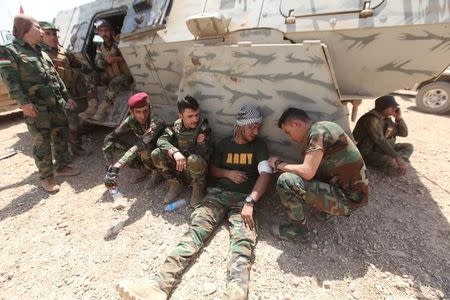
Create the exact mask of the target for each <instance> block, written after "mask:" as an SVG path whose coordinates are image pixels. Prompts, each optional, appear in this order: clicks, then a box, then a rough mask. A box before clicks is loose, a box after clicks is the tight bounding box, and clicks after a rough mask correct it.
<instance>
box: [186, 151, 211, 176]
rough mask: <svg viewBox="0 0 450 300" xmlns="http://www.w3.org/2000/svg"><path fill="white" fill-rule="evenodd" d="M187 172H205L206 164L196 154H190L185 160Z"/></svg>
mask: <svg viewBox="0 0 450 300" xmlns="http://www.w3.org/2000/svg"><path fill="white" fill-rule="evenodd" d="M186 167H187V168H188V169H189V170H192V171H195V172H203V171H205V170H206V167H207V163H206V161H205V159H204V158H203V157H201V156H200V155H196V154H191V155H189V157H188V158H187V166H186Z"/></svg>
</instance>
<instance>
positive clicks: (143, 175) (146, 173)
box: [133, 168, 151, 184]
mask: <svg viewBox="0 0 450 300" xmlns="http://www.w3.org/2000/svg"><path fill="white" fill-rule="evenodd" d="M150 174H151V171H150V170H149V169H146V168H143V169H140V170H139V174H138V175H137V176H136V177H135V178H134V180H133V183H134V184H136V183H139V182H142V181H144V179H145V178H147V177H148V176H149V175H150Z"/></svg>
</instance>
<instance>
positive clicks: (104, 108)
mask: <svg viewBox="0 0 450 300" xmlns="http://www.w3.org/2000/svg"><path fill="white" fill-rule="evenodd" d="M111 107H112V104H109V103H108V102H106V101H103V102H102V103H100V105H99V106H98V109H97V112H96V113H95V115H94V116H93V117H92V119H93V120H95V121H98V122H103V121H105V118H106V116H107V115H108V113H109V110H110V108H111Z"/></svg>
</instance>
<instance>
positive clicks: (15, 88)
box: [0, 39, 69, 106]
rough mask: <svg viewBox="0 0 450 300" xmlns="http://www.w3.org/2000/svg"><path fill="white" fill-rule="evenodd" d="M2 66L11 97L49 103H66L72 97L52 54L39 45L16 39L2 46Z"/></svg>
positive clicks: (0, 66) (26, 101)
mask: <svg viewBox="0 0 450 300" xmlns="http://www.w3.org/2000/svg"><path fill="white" fill-rule="evenodd" d="M0 70H1V73H2V77H3V78H4V80H5V82H6V84H7V86H8V89H9V93H10V95H11V98H13V99H15V100H16V101H17V103H18V104H19V105H20V106H22V105H25V104H35V105H45V104H47V103H48V102H49V101H51V102H53V103H56V102H59V103H60V104H61V105H65V101H64V99H65V100H67V99H69V94H68V93H67V90H66V87H65V85H64V83H63V81H62V80H61V78H60V76H59V74H58V72H57V71H56V69H55V67H54V65H53V63H52V60H51V59H50V57H49V56H48V55H47V54H46V53H45V52H43V51H42V50H41V48H40V46H36V50H35V49H33V48H32V47H31V46H30V45H29V44H27V43H26V42H24V41H22V40H20V39H14V40H13V42H12V43H11V44H8V45H5V46H0Z"/></svg>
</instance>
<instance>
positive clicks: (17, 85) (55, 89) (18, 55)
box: [0, 39, 68, 179]
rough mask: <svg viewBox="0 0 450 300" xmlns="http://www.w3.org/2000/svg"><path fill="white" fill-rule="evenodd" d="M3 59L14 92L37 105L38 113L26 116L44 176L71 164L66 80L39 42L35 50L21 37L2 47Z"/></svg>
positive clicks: (20, 100) (0, 58) (19, 98)
mask: <svg viewBox="0 0 450 300" xmlns="http://www.w3.org/2000/svg"><path fill="white" fill-rule="evenodd" d="M0 62H1V72H2V76H3V77H4V79H5V81H6V83H7V85H8V88H9V92H10V94H11V96H12V97H13V98H14V99H16V100H17V102H18V103H19V104H20V105H25V104H33V105H34V106H35V108H36V109H37V116H36V117H34V118H31V117H25V123H26V124H27V127H28V131H29V132H30V134H31V137H32V140H33V157H34V160H35V163H36V166H37V168H38V169H39V173H40V177H41V179H44V178H47V177H50V176H53V171H54V169H56V170H59V169H62V168H64V167H65V166H66V165H67V164H68V157H67V156H68V124H67V118H66V115H65V112H64V107H65V104H66V102H65V100H64V99H68V93H67V90H66V88H65V86H64V83H63V82H62V80H61V78H60V77H59V74H58V72H57V71H56V70H55V68H54V66H53V63H52V60H51V59H50V57H49V56H48V55H47V54H46V53H45V52H42V51H41V48H40V47H39V46H37V48H36V50H35V49H33V48H31V47H30V46H29V45H28V44H27V43H25V42H24V41H22V40H19V39H15V40H14V41H13V43H12V44H9V45H6V46H2V47H1V48H0ZM52 145H53V147H52ZM52 149H53V152H52ZM52 155H53V157H54V159H55V163H54V164H53V162H52Z"/></svg>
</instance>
